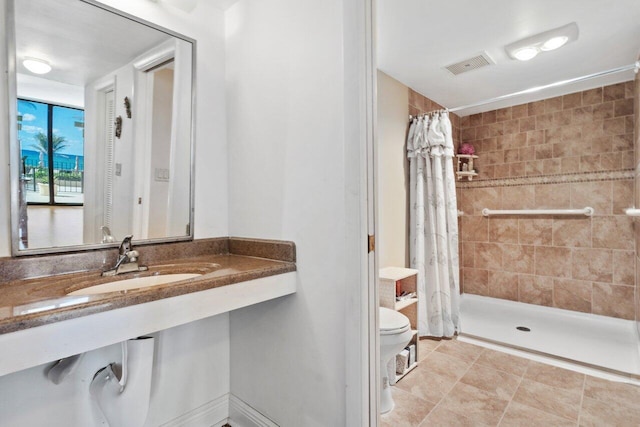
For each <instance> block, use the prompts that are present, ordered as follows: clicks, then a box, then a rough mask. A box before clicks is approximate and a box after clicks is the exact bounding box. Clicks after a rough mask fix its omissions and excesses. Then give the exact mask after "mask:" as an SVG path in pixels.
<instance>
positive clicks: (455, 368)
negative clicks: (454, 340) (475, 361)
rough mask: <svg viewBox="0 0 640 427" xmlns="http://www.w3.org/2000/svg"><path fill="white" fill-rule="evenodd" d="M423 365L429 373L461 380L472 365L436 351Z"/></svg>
mask: <svg viewBox="0 0 640 427" xmlns="http://www.w3.org/2000/svg"><path fill="white" fill-rule="evenodd" d="M438 348H440V346H438ZM421 365H422V366H421V367H422V368H427V369H429V371H431V372H433V373H436V374H438V375H440V376H442V377H445V378H450V379H452V380H459V379H460V378H462V376H463V375H464V373H465V372H467V369H469V366H471V363H470V362H465V361H463V360H461V359H458V358H456V357H451V356H450V355H448V354H445V353H441V352H439V351H438V349H436V351H433V352H432V353H431V354H429V355H428V356H427V357H426V358H425V359H424V360H423V361H422V362H421Z"/></svg>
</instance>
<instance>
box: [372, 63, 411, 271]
mask: <svg viewBox="0 0 640 427" xmlns="http://www.w3.org/2000/svg"><path fill="white" fill-rule="evenodd" d="M408 117H409V88H407V87H406V86H405V85H403V84H402V83H400V82H399V81H397V80H395V79H393V78H391V77H389V76H388V75H386V74H385V73H383V72H381V71H378V123H377V124H378V138H377V144H378V183H379V187H378V189H379V191H378V197H379V199H378V209H379V211H378V212H379V217H378V224H379V229H378V236H379V237H378V245H377V247H378V255H379V257H380V267H382V268H384V267H408V266H409V253H408V249H409V246H408V243H407V240H408V234H409V233H408V228H407V227H408V221H409V218H407V212H408V210H407V206H408V201H407V198H408V192H407V185H408V183H409V181H408V179H407V177H408V173H407V168H408V163H407V156H406V150H405V140H406V133H407V123H408V122H407V120H408Z"/></svg>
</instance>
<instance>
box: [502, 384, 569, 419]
mask: <svg viewBox="0 0 640 427" xmlns="http://www.w3.org/2000/svg"><path fill="white" fill-rule="evenodd" d="M580 398H581V395H580V393H574V392H570V391H567V390H562V389H559V388H556V387H550V386H548V385H544V384H541V383H538V382H535V381H531V380H528V379H523V380H522V382H521V383H520V387H518V390H516V394H515V395H514V396H513V401H514V402H518V403H521V404H523V405H527V406H530V407H532V408H536V409H539V410H541V411H544V412H548V413H550V414H553V415H557V416H559V417H563V418H567V419H569V420H577V419H578V413H579V411H580Z"/></svg>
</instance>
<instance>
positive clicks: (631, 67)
mask: <svg viewBox="0 0 640 427" xmlns="http://www.w3.org/2000/svg"><path fill="white" fill-rule="evenodd" d="M639 69H640V61H636V62H634V63H633V64H629V65H624V66H622V67H617V68H612V69H610V70H606V71H600V72H598V73H593V74H587V75H586V76H581V77H575V78H573V79H567V80H560V81H557V82H554V83H549V84H547V85H542V86H535V87H532V88H529V89H525V90H521V91H518V92H513V93H509V94H507V95H501V96H496V97H495V98H490V99H485V100H484V101H480V102H475V103H473V104H467V105H461V106H460V107H455V108H445V109H444V110H434V111H430V112H428V113H424V114H421V115H426V114H431V113H433V112H441V111H448V112H452V113H453V112H456V111H460V110H466V109H468V108H474V107H480V106H482V105H487V104H492V103H494V102H498V101H504V100H505V99H509V98H513V97H515V96H520V95H526V94H528V93H534V92H538V91H541V90H544V89H551V88H554V87H559V86H564V85H568V84H572V83H579V82H582V81H585V80H590V79H595V78H597V77H604V76H608V75H611V74H617V73H622V72H625V71H630V70H634V71H635V72H636V73H637V72H638V70H639ZM416 117H417V116H416ZM411 119H413V116H411V115H410V116H409V120H411Z"/></svg>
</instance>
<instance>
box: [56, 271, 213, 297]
mask: <svg viewBox="0 0 640 427" xmlns="http://www.w3.org/2000/svg"><path fill="white" fill-rule="evenodd" d="M198 276H202V274H199V273H182V274H161V275H157V276H146V277H134V278H133V279H125V280H114V281H113V282H108V283H102V284H100V285H94V286H89V287H87V288H82V289H78V290H77V291H73V292H69V293H68V294H67V295H96V294H104V293H107V292H118V291H128V290H130V289H140V288H148V287H151V286H158V285H164V284H166V283H172V282H179V281H180V280H187V279H193V278H194V277H198Z"/></svg>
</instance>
